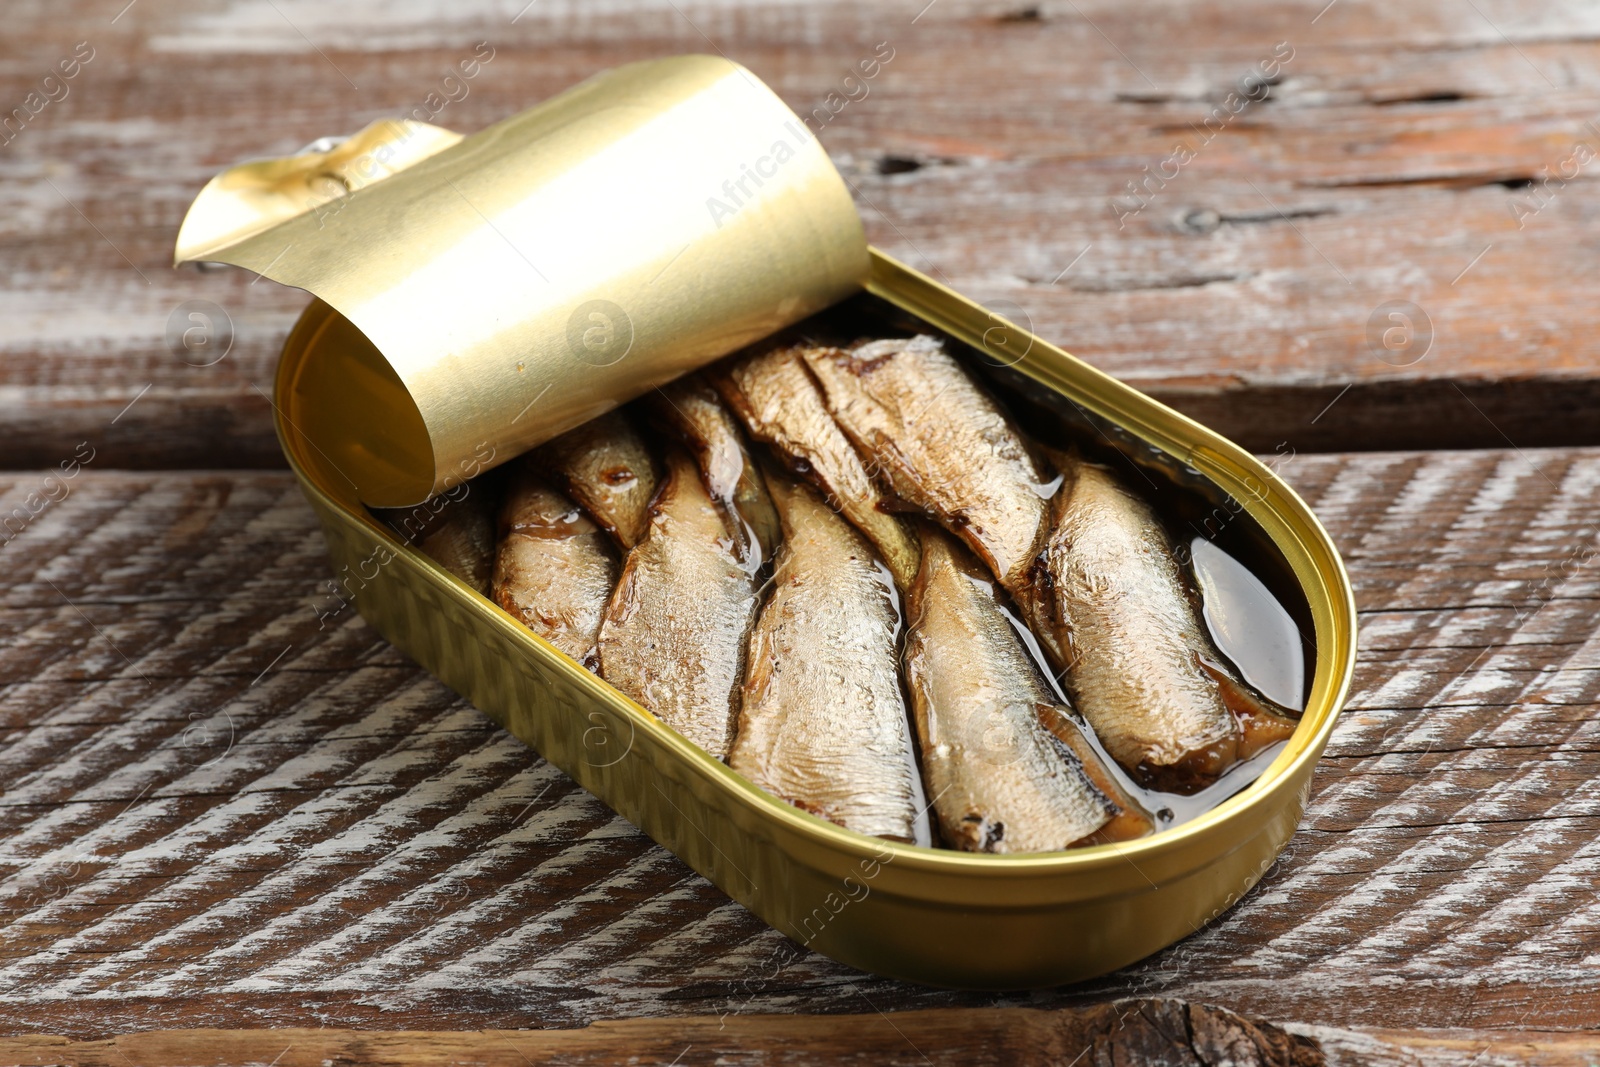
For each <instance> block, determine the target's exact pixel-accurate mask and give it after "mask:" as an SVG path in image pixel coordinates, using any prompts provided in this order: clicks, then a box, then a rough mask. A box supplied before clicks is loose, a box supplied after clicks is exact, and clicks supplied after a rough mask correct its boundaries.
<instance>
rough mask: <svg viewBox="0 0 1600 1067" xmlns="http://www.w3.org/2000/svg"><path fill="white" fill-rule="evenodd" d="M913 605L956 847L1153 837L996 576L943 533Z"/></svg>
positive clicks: (943, 827)
mask: <svg viewBox="0 0 1600 1067" xmlns="http://www.w3.org/2000/svg"><path fill="white" fill-rule="evenodd" d="M908 606H909V617H910V628H909V630H908V634H907V639H906V652H905V664H906V682H907V686H908V688H909V689H910V691H911V703H912V707H913V708H914V709H915V711H916V718H917V732H918V737H919V739H920V741H921V745H922V773H923V778H924V780H925V783H926V788H927V791H928V793H929V794H931V796H932V797H933V810H934V812H935V813H936V815H937V818H938V823H939V829H940V833H941V836H942V837H943V839H944V843H945V844H947V845H949V846H950V847H952V848H958V849H962V850H964V851H968V852H1052V851H1056V850H1059V849H1065V848H1070V847H1072V846H1074V845H1085V844H1098V843H1100V842H1102V841H1113V840H1127V839H1129V838H1133V837H1140V836H1143V835H1144V834H1147V833H1149V832H1150V831H1151V829H1152V827H1153V822H1152V820H1151V819H1150V817H1149V815H1148V814H1146V813H1145V812H1144V810H1143V809H1142V808H1141V807H1140V806H1139V805H1138V804H1137V803H1136V802H1135V801H1134V800H1132V798H1130V797H1129V796H1128V795H1127V794H1126V793H1125V792H1123V791H1122V789H1121V788H1120V787H1119V786H1118V785H1117V784H1116V782H1115V779H1114V778H1113V776H1112V775H1111V772H1110V771H1109V770H1107V769H1106V768H1105V767H1104V766H1103V765H1102V764H1101V762H1100V759H1099V757H1098V755H1097V754H1096V753H1095V752H1094V750H1093V748H1092V747H1091V746H1090V745H1089V743H1088V741H1087V739H1085V738H1084V737H1083V736H1082V733H1081V731H1079V730H1078V729H1077V724H1076V723H1074V722H1073V721H1072V720H1071V718H1070V716H1069V715H1067V714H1066V713H1065V712H1064V711H1062V710H1061V709H1060V708H1059V707H1057V705H1056V702H1055V698H1054V695H1053V694H1052V693H1051V692H1050V690H1049V688H1048V687H1047V685H1046V683H1045V680H1044V678H1043V676H1042V675H1041V674H1040V673H1039V670H1038V668H1037V667H1036V666H1035V665H1034V663H1033V661H1032V660H1031V659H1030V658H1029V655H1028V652H1027V650H1026V648H1025V647H1024V645H1023V643H1022V637H1021V636H1020V634H1019V633H1018V631H1017V629H1016V627H1015V626H1014V625H1013V624H1012V622H1011V620H1010V619H1008V618H1007V617H1006V615H1005V613H1004V611H1003V610H1002V608H1001V605H1000V601H999V599H998V598H997V595H996V590H995V583H994V580H993V578H992V577H991V576H990V575H989V574H988V573H987V572H986V571H985V570H984V569H983V567H982V565H981V564H980V563H978V561H977V560H976V559H974V558H973V557H972V555H971V554H970V553H969V552H968V551H967V550H966V549H965V548H964V547H962V546H961V545H960V544H959V543H958V542H956V541H955V540H954V539H952V538H951V537H949V536H948V535H946V534H945V533H943V532H942V531H938V530H935V529H933V528H932V527H925V528H924V530H923V537H922V566H921V569H920V570H919V571H918V573H917V580H916V581H915V582H914V583H912V586H911V592H910V595H909V597H908ZM1068 739H1070V743H1068Z"/></svg>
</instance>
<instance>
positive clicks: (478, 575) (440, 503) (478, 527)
mask: <svg viewBox="0 0 1600 1067" xmlns="http://www.w3.org/2000/svg"><path fill="white" fill-rule="evenodd" d="M435 507H437V510H431V509H433V508H435ZM380 513H381V514H382V516H383V518H384V521H386V522H387V523H388V524H389V526H390V528H392V529H393V530H395V532H397V533H398V534H400V536H401V537H402V538H404V539H406V540H411V539H413V538H415V541H414V543H415V544H416V546H417V548H419V549H421V550H422V552H423V553H424V554H425V555H427V556H428V558H430V559H432V560H433V561H434V562H435V563H437V564H439V566H441V567H443V568H444V569H445V570H447V571H449V572H450V573H451V574H453V575H455V576H456V577H457V578H460V579H461V580H462V581H463V582H466V583H467V584H468V585H470V586H472V588H474V589H476V590H477V591H478V592H480V593H483V594H484V595H486V596H487V595H488V593H489V578H490V573H491V572H492V571H493V569H494V499H493V494H491V493H490V492H489V490H488V488H487V483H482V482H474V483H465V484H462V485H458V486H456V487H455V488H454V489H451V490H448V491H447V492H446V493H445V494H441V495H439V496H436V497H434V498H433V499H432V500H429V501H426V502H425V503H423V504H419V505H417V506H416V507H414V508H383V509H381V512H380Z"/></svg>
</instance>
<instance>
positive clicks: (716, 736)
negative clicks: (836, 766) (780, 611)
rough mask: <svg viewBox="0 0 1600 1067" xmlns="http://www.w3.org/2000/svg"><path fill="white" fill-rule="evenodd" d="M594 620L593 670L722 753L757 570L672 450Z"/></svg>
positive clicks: (694, 473)
mask: <svg viewBox="0 0 1600 1067" xmlns="http://www.w3.org/2000/svg"><path fill="white" fill-rule="evenodd" d="M666 468H667V474H666V479H665V480H664V481H663V482H662V484H661V488H660V490H659V491H658V493H657V495H656V499H655V501H654V503H652V504H651V506H650V526H649V531H648V533H646V535H645V537H644V539H643V540H641V541H640V542H639V543H638V544H637V545H635V546H634V548H633V550H632V551H631V552H629V553H628V558H627V562H626V563H625V564H624V565H623V569H622V577H621V579H620V581H619V582H618V583H617V588H616V592H614V593H613V594H612V596H611V601H610V603H608V604H607V605H606V611H605V619H604V621H603V622H602V623H601V626H600V674H601V676H602V677H603V678H605V680H606V681H608V682H610V683H611V684H612V685H614V686H616V687H617V688H618V689H620V690H621V691H622V692H624V693H626V694H627V695H628V696H630V697H632V698H633V699H634V700H637V701H638V702H639V703H640V704H642V705H644V707H645V708H647V709H648V710H649V711H651V712H652V713H653V714H655V715H656V717H657V718H659V719H661V720H662V721H663V722H665V723H666V724H667V725H668V726H670V727H672V728H673V729H674V730H676V731H678V732H679V733H680V734H682V735H683V736H684V737H687V738H688V739H689V740H690V741H693V742H694V743H695V744H697V745H699V746H700V747H701V748H703V749H705V750H706V751H707V752H709V753H711V755H713V756H715V757H717V758H718V759H722V758H723V757H725V756H726V755H727V753H728V745H729V744H730V743H731V742H732V740H733V730H734V716H735V713H736V711H737V707H738V704H737V702H738V694H739V686H740V683H741V682H742V681H743V680H744V657H745V646H746V642H747V640H748V638H749V634H750V627H751V625H752V624H753V623H754V621H755V613H756V605H757V595H756V581H755V576H754V575H753V574H752V573H751V571H750V568H749V567H748V566H747V565H746V563H745V560H744V559H743V558H742V556H741V554H740V550H739V548H738V545H737V543H736V541H735V540H734V538H733V537H732V536H731V535H730V534H729V532H728V528H727V523H726V519H725V515H724V511H723V509H722V508H721V507H719V506H718V505H717V503H716V502H715V501H714V500H712V499H711V497H710V495H709V494H708V493H707V492H706V488H705V485H704V484H703V483H702V482H701V480H700V472H699V469H698V468H697V467H696V465H695V463H694V461H693V460H692V459H690V458H689V456H688V455H687V454H686V453H684V452H683V451H682V450H680V449H676V448H674V449H673V450H671V452H670V453H669V454H668V457H667V463H666Z"/></svg>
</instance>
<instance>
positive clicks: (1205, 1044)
mask: <svg viewBox="0 0 1600 1067" xmlns="http://www.w3.org/2000/svg"><path fill="white" fill-rule="evenodd" d="M1590 1047H1591V1048H1592V1047H1595V1046H1594V1045H1593V1044H1591V1045H1590ZM723 1057H735V1058H737V1061H738V1062H739V1063H742V1064H750V1065H752V1067H759V1065H762V1064H785V1063H831V1064H872V1065H874V1067H876V1065H879V1064H884V1065H888V1064H905V1065H912V1064H918V1065H920V1064H952V1065H956V1064H959V1065H962V1067H966V1065H972V1067H983V1065H990V1064H993V1065H996V1067H999V1065H1008V1064H1016V1063H1061V1064H1066V1063H1079V1062H1084V1063H1088V1064H1112V1063H1138V1064H1141V1065H1145V1067H1191V1065H1194V1067H1199V1065H1202V1064H1213V1063H1220V1062H1227V1063H1229V1064H1234V1065H1237V1067H1323V1064H1325V1063H1326V1062H1327V1061H1326V1059H1325V1058H1324V1057H1323V1055H1322V1053H1321V1051H1320V1050H1319V1048H1318V1044H1317V1042H1316V1041H1315V1040H1313V1039H1311V1038H1306V1037H1300V1036H1296V1035H1293V1034H1289V1033H1286V1032H1285V1031H1283V1030H1282V1029H1279V1028H1278V1027H1276V1026H1273V1025H1271V1024H1270V1023H1262V1022H1254V1021H1251V1020H1248V1019H1244V1018H1241V1017H1240V1016H1238V1015H1235V1014H1234V1013H1232V1012H1229V1011H1225V1010H1222V1009H1218V1008H1208V1007H1204V1006H1201V1005H1192V1006H1191V1005H1185V1004H1182V1003H1180V1002H1177V1001H1171V1000H1134V1001H1126V1002H1122V1003H1118V1004H1104V1005H1100V1006H1098V1007H1094V1008H1089V1009H1085V1010H1081V1011H1073V1010H1070V1009H1067V1010H1058V1011H1038V1010H1030V1009H1027V1008H1011V1009H992V1008H990V1009H981V1008H980V1009H964V1010H963V1009H956V1010H951V1011H941V1010H934V1011H912V1012H902V1013H898V1014H896V1015H893V1016H890V1015H886V1014H882V1013H866V1014H860V1015H836V1016H827V1017H818V1016H795V1015H757V1016H743V1017H741V1016H728V1017H726V1018H719V1017H716V1016H693V1017H690V1018H685V1019H673V1020H657V1019H630V1020H625V1021H618V1022H600V1023H594V1024H591V1025H590V1026H587V1027H585V1028H583V1029H581V1030H543V1031H539V1030H491V1031H480V1032H468V1033H459V1032H444V1033H441V1032H438V1031H434V1032H417V1031H407V1032H400V1033H381V1032H379V1033H374V1032H361V1031H350V1030H332V1029H330V1030H306V1029H284V1030H269V1031H262V1030H255V1031H237V1030H235V1031H222V1030H183V1031H170V1030H169V1031H156V1032H152V1033H141V1034H129V1035H124V1036H121V1037H117V1038H114V1039H111V1040H105V1041H68V1040H63V1039H61V1038H49V1037H44V1038H39V1037H35V1038H27V1037H22V1038H10V1039H7V1038H0V1058H3V1059H4V1061H5V1062H7V1063H15V1064H19V1065H31V1064H46V1063H48V1064H70V1065H74V1067H80V1065H81V1067H100V1065H105V1067H120V1065H123V1064H126V1063H130V1062H131V1063H138V1064H141V1065H143V1067H166V1065H169V1064H170V1065H172V1067H178V1065H190V1064H218V1065H222V1064H250V1063H257V1064H259V1063H267V1062H271V1063H273V1064H276V1065H277V1067H321V1065H323V1064H327V1063H330V1062H331V1063H344V1062H354V1063H363V1064H373V1065H379V1064H382V1065H388V1064H393V1065H396V1067H401V1065H412V1064H417V1065H421V1064H446V1063H461V1062H464V1061H465V1062H471V1063H482V1064H485V1065H488V1067H522V1065H524V1064H528V1063H552V1064H562V1065H572V1067H577V1065H580V1064H609V1063H617V1062H624V1061H625V1062H630V1063H663V1064H665V1063H674V1064H677V1063H682V1064H699V1063H722V1062H726V1060H724V1059H723Z"/></svg>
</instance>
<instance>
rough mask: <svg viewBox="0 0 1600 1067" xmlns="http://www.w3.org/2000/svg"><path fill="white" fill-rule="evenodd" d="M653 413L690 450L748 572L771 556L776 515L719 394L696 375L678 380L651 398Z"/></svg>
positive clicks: (776, 537) (778, 535)
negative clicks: (721, 509)
mask: <svg viewBox="0 0 1600 1067" xmlns="http://www.w3.org/2000/svg"><path fill="white" fill-rule="evenodd" d="M651 410H652V411H653V412H655V414H656V416H657V417H658V418H659V419H660V420H661V421H662V422H663V423H665V424H666V425H667V426H668V427H670V428H671V429H672V430H673V431H674V432H676V433H677V435H678V436H679V437H680V438H681V439H682V440H683V442H684V444H686V445H688V446H689V449H690V451H692V452H693V453H694V455H695V459H696V460H697V461H698V462H699V464H700V474H701V477H703V478H704V479H705V483H706V488H707V490H709V491H710V493H711V499H713V500H715V501H716V502H717V503H718V504H720V505H721V506H722V508H723V510H724V512H725V513H726V514H727V516H728V528H729V530H730V531H731V532H732V533H733V535H734V536H735V537H736V538H738V539H739V541H740V548H741V551H742V552H744V554H745V559H746V562H747V563H748V564H749V566H750V567H751V569H752V570H755V569H759V568H760V567H761V565H762V564H763V563H764V562H765V561H766V560H768V559H770V558H771V557H772V554H773V553H774V552H776V551H777V547H778V542H779V541H780V540H781V539H782V533H781V532H780V530H781V527H780V524H779V522H778V512H777V510H776V509H775V508H773V506H772V498H771V497H770V496H769V495H768V494H767V483H766V481H765V479H763V478H762V476H761V472H760V471H759V470H757V469H756V465H755V461H754V460H753V459H752V458H751V456H750V451H749V449H747V448H746V447H745V441H744V434H743V432H742V431H741V430H740V429H739V423H738V421H737V420H735V419H734V417H733V413H732V412H730V411H729V410H728V408H727V405H726V404H724V403H723V402H722V398H721V397H720V396H718V395H717V391H716V390H715V389H713V388H712V387H711V384H710V383H709V382H707V381H706V380H705V379H704V378H702V377H701V376H699V375H694V376H691V377H688V378H680V379H678V380H677V381H675V382H673V383H672V384H671V385H667V386H665V387H663V388H661V389H658V390H657V391H656V392H655V394H653V396H652V397H651Z"/></svg>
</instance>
